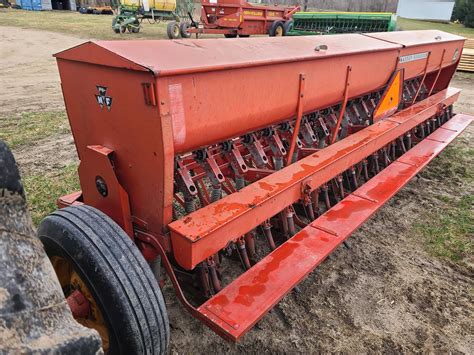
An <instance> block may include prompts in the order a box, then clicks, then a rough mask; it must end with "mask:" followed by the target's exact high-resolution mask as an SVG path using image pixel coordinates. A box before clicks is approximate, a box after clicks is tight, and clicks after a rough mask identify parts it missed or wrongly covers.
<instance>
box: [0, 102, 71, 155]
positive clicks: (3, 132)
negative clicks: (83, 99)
mask: <svg viewBox="0 0 474 355" xmlns="http://www.w3.org/2000/svg"><path fill="white" fill-rule="evenodd" d="M69 132H70V130H69V123H68V120H67V117H66V113H65V112H64V111H46V112H24V113H21V114H16V115H12V116H8V117H0V139H3V140H4V141H5V142H6V143H7V144H8V145H9V146H10V148H15V147H17V146H21V145H29V144H33V143H35V142H36V141H38V140H40V139H42V138H45V137H48V136H51V135H53V134H59V133H69Z"/></svg>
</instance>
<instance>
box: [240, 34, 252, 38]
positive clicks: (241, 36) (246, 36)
mask: <svg viewBox="0 0 474 355" xmlns="http://www.w3.org/2000/svg"><path fill="white" fill-rule="evenodd" d="M239 37H240V38H249V37H250V35H239Z"/></svg>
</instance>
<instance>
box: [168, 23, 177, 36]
mask: <svg viewBox="0 0 474 355" xmlns="http://www.w3.org/2000/svg"><path fill="white" fill-rule="evenodd" d="M166 33H167V34H168V38H169V39H177V38H179V25H178V23H177V22H176V21H170V22H168V26H167V27H166Z"/></svg>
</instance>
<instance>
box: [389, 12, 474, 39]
mask: <svg viewBox="0 0 474 355" xmlns="http://www.w3.org/2000/svg"><path fill="white" fill-rule="evenodd" d="M397 26H398V27H400V29H402V30H404V31H409V30H440V31H444V32H449V33H453V34H456V35H459V36H465V37H470V38H474V28H469V27H465V26H464V25H462V24H460V23H457V24H456V23H452V22H450V23H443V22H430V21H420V20H410V19H406V18H401V17H398V18H397Z"/></svg>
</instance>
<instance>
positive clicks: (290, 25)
mask: <svg viewBox="0 0 474 355" xmlns="http://www.w3.org/2000/svg"><path fill="white" fill-rule="evenodd" d="M283 28H284V29H285V34H284V36H286V35H287V34H288V33H289V32H291V30H292V29H293V20H288V21H286V22H285V23H284V24H283Z"/></svg>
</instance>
